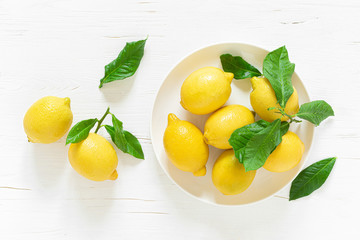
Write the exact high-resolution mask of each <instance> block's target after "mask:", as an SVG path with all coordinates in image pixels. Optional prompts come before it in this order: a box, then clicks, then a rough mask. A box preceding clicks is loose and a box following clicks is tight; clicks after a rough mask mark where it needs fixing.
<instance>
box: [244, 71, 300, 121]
mask: <svg viewBox="0 0 360 240" xmlns="http://www.w3.org/2000/svg"><path fill="white" fill-rule="evenodd" d="M251 85H252V88H253V91H252V92H251V93H250V102H251V106H252V107H253V108H254V110H255V112H256V113H257V114H258V115H259V116H260V117H261V118H262V119H264V120H265V121H268V122H272V121H274V120H276V119H278V118H280V117H281V114H280V113H277V112H278V110H276V109H274V110H270V111H268V110H267V109H268V108H270V107H279V108H280V105H279V104H278V103H277V99H276V96H275V92H274V89H273V88H272V87H271V84H270V82H269V80H268V79H267V78H263V77H253V78H251ZM298 111H299V97H298V94H297V91H296V89H295V88H294V92H293V94H292V95H291V96H290V98H289V100H288V101H287V103H286V106H285V112H286V113H287V114H289V115H294V114H296V113H297V112H298ZM288 119H289V118H288V117H286V116H283V117H282V118H281V121H287V120H288Z"/></svg>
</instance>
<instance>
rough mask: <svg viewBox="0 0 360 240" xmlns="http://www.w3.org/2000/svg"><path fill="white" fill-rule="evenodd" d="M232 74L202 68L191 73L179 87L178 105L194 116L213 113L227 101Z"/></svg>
mask: <svg viewBox="0 0 360 240" xmlns="http://www.w3.org/2000/svg"><path fill="white" fill-rule="evenodd" d="M233 78H234V74H233V73H228V72H224V71H223V70H221V69H219V68H216V67H204V68H200V69H198V70H196V71H195V72H193V73H191V74H190V75H189V76H188V77H187V78H186V79H185V81H184V83H183V84H182V86H181V94H180V95H181V102H180V104H181V105H182V106H183V107H184V108H185V109H186V110H188V111H189V112H191V113H194V114H199V115H202V114H208V113H211V112H214V111H215V110H217V109H218V108H220V107H221V106H222V105H224V104H225V102H226V101H227V100H228V99H229V97H230V93H231V86H230V84H231V81H232V79H233Z"/></svg>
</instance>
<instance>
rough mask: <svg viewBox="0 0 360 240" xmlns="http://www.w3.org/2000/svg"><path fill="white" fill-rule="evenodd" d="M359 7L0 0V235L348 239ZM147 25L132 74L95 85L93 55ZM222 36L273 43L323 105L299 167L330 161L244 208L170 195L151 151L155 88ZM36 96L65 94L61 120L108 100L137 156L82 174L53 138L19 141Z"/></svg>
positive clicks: (302, 0)
mask: <svg viewBox="0 0 360 240" xmlns="http://www.w3.org/2000/svg"><path fill="white" fill-rule="evenodd" d="M359 11H360V2H359V1H358V0H343V1H336V0H319V1H313V0H297V1H285V0H283V1H266V0H263V1H235V0H232V1H230V0H224V1H188V0H187V1H185V0H184V1H165V0H164V1H162V0H157V1H153V0H146V1H144V0H133V1H130V0H127V1H119V0H103V1H85V0H77V1H70V0H62V1H60V0H57V1H47V0H28V1H25V0H24V1H19V0H0V106H1V118H0V119H1V120H0V121H1V125H0V126H1V128H0V129H1V131H0V146H1V151H0V161H1V165H0V239H1V240H8V239H11V240H12V239H36V240H40V239H77V240H78V239H206V240H209V239H360V232H359V229H358V225H359V220H358V215H359V213H360V205H359V203H360V193H359V183H360V177H359V176H360V156H359V149H360V127H359V124H358V119H359V118H360V113H359V103H360V95H359V92H360V70H359V69H360V61H359V56H360V31H359V24H360V15H359ZM147 35H148V36H149V39H148V42H147V44H146V50H145V56H144V58H143V61H142V63H141V65H140V68H139V69H138V72H137V73H136V75H135V76H134V77H132V78H130V79H127V80H124V81H118V82H115V83H111V84H107V85H105V86H104V87H103V88H102V89H101V90H99V89H98V85H99V79H100V78H101V77H102V76H103V73H104V70H103V67H104V66H105V65H106V64H107V63H109V62H110V61H111V60H112V59H114V58H115V57H116V56H117V54H118V52H119V51H120V50H121V48H122V47H123V46H124V45H125V43H126V42H127V41H134V40H139V39H143V38H145V37H146V36H147ZM222 41H237V42H245V43H251V44H254V45H258V46H261V47H264V48H266V49H275V48H277V47H279V46H282V45H284V44H285V45H286V46H287V48H288V50H289V53H290V58H291V61H292V62H295V63H296V71H297V73H298V74H299V75H300V76H301V78H302V80H303V81H304V83H305V84H306V87H307V89H308V90H309V93H310V96H311V98H312V99H313V100H315V99H324V100H326V101H327V102H328V103H330V104H331V105H332V106H333V108H334V110H335V114H336V117H335V118H331V119H329V120H327V121H326V122H324V123H323V124H322V125H321V126H320V127H318V128H317V129H316V136H315V141H314V145H313V148H312V152H311V154H310V158H309V160H308V162H307V163H306V165H309V164H311V163H313V162H315V161H317V160H320V159H323V158H326V157H331V156H337V157H338V161H337V162H336V165H335V167H334V170H333V172H332V173H331V176H330V177H329V179H328V181H327V182H326V183H325V184H324V186H323V187H322V188H321V189H320V190H318V191H316V192H315V193H313V194H312V195H311V196H310V197H307V198H303V199H299V200H297V201H294V202H289V201H288V192H289V188H286V189H285V190H283V191H281V192H280V193H278V194H277V195H276V196H275V197H272V198H271V199H269V200H266V201H265V202H262V203H259V204H255V205H252V206H247V207H216V206H212V205H209V204H206V203H202V202H200V201H197V200H195V199H193V198H191V197H190V196H188V195H186V194H185V193H183V192H182V191H181V190H180V189H179V188H178V187H177V186H175V185H174V184H173V183H172V182H171V181H170V180H169V179H168V177H167V176H166V175H165V173H164V172H163V170H162V169H161V168H160V166H159V164H158V163H157V160H156V158H155V155H154V152H153V150H152V144H151V140H150V134H149V132H150V131H149V122H150V117H151V109H152V104H153V102H154V99H155V95H156V92H157V89H158V88H159V86H160V84H161V82H162V80H163V79H164V77H165V75H166V74H167V72H168V71H169V69H170V68H171V67H172V66H173V65H174V64H175V63H176V62H177V61H178V60H179V59H180V58H182V57H183V56H184V55H186V54H188V53H189V52H190V51H193V50H195V49H197V48H199V47H202V46H204V45H208V44H211V43H216V42H222ZM47 95H55V96H61V97H65V96H68V97H70V98H71V101H72V102H71V107H72V110H73V113H74V123H75V122H77V121H79V120H82V119H86V118H93V117H101V115H102V114H103V112H104V111H105V110H106V107H107V106H110V108H111V109H112V110H113V112H114V113H116V115H117V116H118V118H119V119H121V120H122V121H123V122H124V125H125V128H126V129H128V130H129V131H131V132H133V133H134V134H135V135H136V136H137V137H138V138H139V139H140V141H141V144H142V145H143V148H144V152H145V156H146V160H145V161H141V160H137V159H135V158H133V157H131V156H129V155H126V154H123V153H122V152H120V151H118V156H119V159H120V161H119V167H118V172H119V178H118V180H116V181H106V182H101V183H98V182H91V181H88V180H86V179H84V178H82V177H81V176H79V175H78V174H77V173H76V172H75V171H74V170H73V169H72V168H71V166H70V164H69V163H68V160H67V150H68V147H65V146H64V143H65V140H64V139H62V140H60V141H59V142H57V143H54V144H50V145H40V144H30V143H28V142H27V140H26V136H25V134H24V132H23V128H22V120H23V116H24V114H25V112H26V110H27V108H28V107H29V106H30V105H31V104H32V103H33V102H34V101H36V100H37V99H39V98H40V97H42V96H47ZM102 133H104V131H102Z"/></svg>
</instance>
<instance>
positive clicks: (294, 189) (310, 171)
mask: <svg viewBox="0 0 360 240" xmlns="http://www.w3.org/2000/svg"><path fill="white" fill-rule="evenodd" d="M335 161H336V157H332V158H327V159H324V160H321V161H318V162H316V163H314V164H311V165H310V166H308V167H307V168H305V169H304V170H302V171H301V172H300V173H299V175H297V177H296V178H295V179H294V181H293V182H292V183H291V188H290V198H289V201H292V200H295V199H298V198H302V197H305V196H308V195H310V194H311V193H312V192H314V191H315V190H317V189H318V188H320V187H321V186H322V185H323V184H324V182H325V181H326V179H327V178H328V176H329V174H330V172H331V170H332V169H333V167H334V164H335Z"/></svg>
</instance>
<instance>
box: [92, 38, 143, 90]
mask: <svg viewBox="0 0 360 240" xmlns="http://www.w3.org/2000/svg"><path fill="white" fill-rule="evenodd" d="M146 40H147V39H144V40H140V41H137V42H128V43H126V46H125V47H124V48H123V50H121V52H120V54H119V56H118V57H117V58H116V59H115V60H113V61H112V62H111V63H109V64H108V65H106V66H105V76H104V77H103V78H102V79H101V80H100V86H99V88H101V87H102V86H103V84H104V83H109V82H112V81H116V80H122V79H125V78H128V77H131V76H132V75H134V74H135V72H136V70H137V69H138V67H139V65H140V61H141V59H142V57H143V56H144V48H145V43H146Z"/></svg>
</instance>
